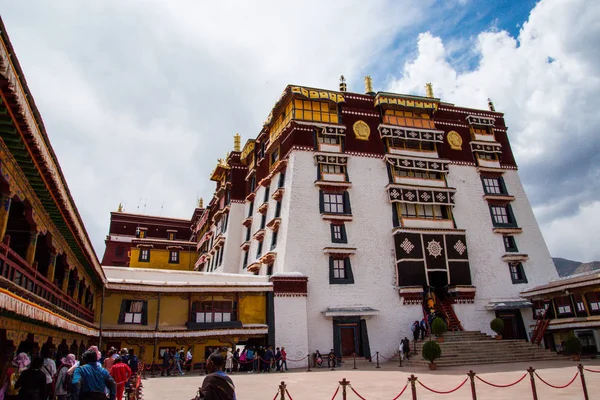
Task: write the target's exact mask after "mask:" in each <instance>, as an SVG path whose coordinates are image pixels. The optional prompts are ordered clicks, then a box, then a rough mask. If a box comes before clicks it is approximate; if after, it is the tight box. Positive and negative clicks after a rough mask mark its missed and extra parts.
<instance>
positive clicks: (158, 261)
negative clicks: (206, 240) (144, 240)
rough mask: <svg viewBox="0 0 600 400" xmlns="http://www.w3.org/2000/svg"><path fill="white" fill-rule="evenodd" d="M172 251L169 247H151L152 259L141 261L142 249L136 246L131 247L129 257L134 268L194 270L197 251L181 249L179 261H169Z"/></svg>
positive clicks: (130, 264)
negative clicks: (176, 262) (175, 262)
mask: <svg viewBox="0 0 600 400" xmlns="http://www.w3.org/2000/svg"><path fill="white" fill-rule="evenodd" d="M169 255H170V252H169V250H167V249H150V261H148V262H145V261H141V262H140V261H139V259H140V249H138V248H137V247H134V248H132V249H131V256H130V257H129V266H130V267H133V268H156V269H174V270H184V271H192V270H193V269H194V262H196V256H197V253H196V252H195V251H183V250H180V251H179V263H178V264H173V263H169Z"/></svg>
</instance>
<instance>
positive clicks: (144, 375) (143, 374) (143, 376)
mask: <svg viewBox="0 0 600 400" xmlns="http://www.w3.org/2000/svg"><path fill="white" fill-rule="evenodd" d="M142 379H146V364H144V363H142Z"/></svg>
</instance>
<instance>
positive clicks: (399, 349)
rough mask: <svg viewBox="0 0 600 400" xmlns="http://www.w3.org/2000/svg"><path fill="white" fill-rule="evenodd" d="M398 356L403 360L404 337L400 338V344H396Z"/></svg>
mask: <svg viewBox="0 0 600 400" xmlns="http://www.w3.org/2000/svg"><path fill="white" fill-rule="evenodd" d="M398 357H400V360H402V361H404V339H401V340H400V345H399V346H398Z"/></svg>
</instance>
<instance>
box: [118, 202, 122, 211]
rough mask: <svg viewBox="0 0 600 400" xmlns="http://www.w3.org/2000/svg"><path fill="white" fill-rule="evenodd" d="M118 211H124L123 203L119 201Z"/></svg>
mask: <svg viewBox="0 0 600 400" xmlns="http://www.w3.org/2000/svg"><path fill="white" fill-rule="evenodd" d="M117 212H123V204H121V203H119V207H117Z"/></svg>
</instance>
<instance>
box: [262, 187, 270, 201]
mask: <svg viewBox="0 0 600 400" xmlns="http://www.w3.org/2000/svg"><path fill="white" fill-rule="evenodd" d="M270 194H271V187H270V186H265V194H264V196H263V203H267V202H268V201H269V196H270Z"/></svg>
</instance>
